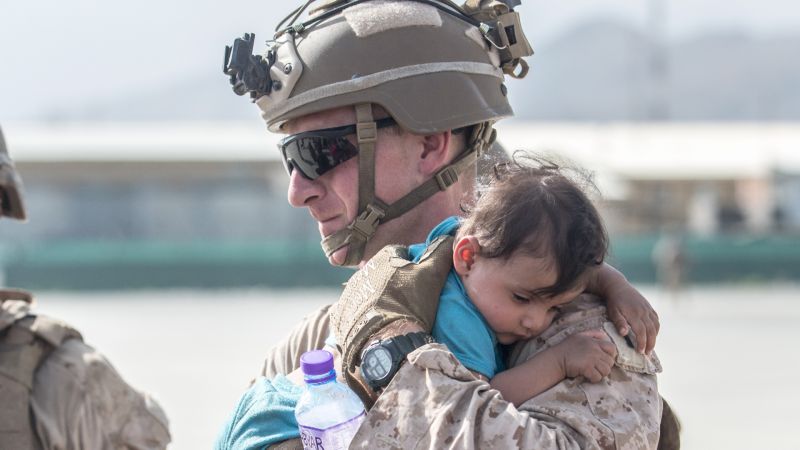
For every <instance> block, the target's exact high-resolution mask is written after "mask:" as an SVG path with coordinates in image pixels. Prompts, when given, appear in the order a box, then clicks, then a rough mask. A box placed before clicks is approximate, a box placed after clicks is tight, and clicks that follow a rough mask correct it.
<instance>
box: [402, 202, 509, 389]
mask: <svg viewBox="0 0 800 450" xmlns="http://www.w3.org/2000/svg"><path fill="white" fill-rule="evenodd" d="M459 225H460V220H459V218H458V217H456V216H453V217H449V218H447V219H445V220H444V221H443V222H442V223H440V224H439V225H437V226H436V227H435V228H434V229H433V230H431V232H430V234H429V235H428V238H427V239H426V240H425V243H423V244H414V245H412V246H410V247H409V248H408V255H409V257H410V258H411V260H412V261H415V262H416V261H418V260H419V258H420V257H421V256H422V254H423V253H424V252H425V249H426V248H428V246H429V245H430V244H431V242H433V241H434V239H436V238H438V237H439V236H446V235H453V234H455V232H456V230H458V227H459ZM432 334H433V338H434V339H435V340H436V342H439V343H441V344H444V345H446V346H447V348H448V349H449V350H450V351H451V352H453V355H455V357H456V358H458V360H459V361H460V362H461V364H463V365H464V366H465V367H466V368H468V369H470V370H473V371H475V372H479V373H481V374H483V375H485V376H486V377H487V378H490V379H491V378H492V377H494V376H495V374H497V372H501V371H503V370H505V364H504V363H503V359H502V356H501V355H502V353H501V352H500V351H499V348H498V343H497V335H496V334H495V332H494V331H493V330H492V329H491V328H489V324H488V323H487V322H486V319H485V318H484V317H483V315H482V314H481V313H480V311H478V308H476V307H475V305H474V304H473V303H472V300H470V298H469V296H468V295H467V291H466V289H465V288H464V284H463V283H462V282H461V277H459V276H458V274H457V273H456V271H455V269H451V270H450V273H449V274H448V275H447V280H446V281H445V283H444V288H443V289H442V293H441V295H440V296H439V309H438V311H437V313H436V320H435V321H434V324H433V332H432Z"/></svg>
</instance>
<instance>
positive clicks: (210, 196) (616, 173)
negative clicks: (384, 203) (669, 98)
mask: <svg viewBox="0 0 800 450" xmlns="http://www.w3.org/2000/svg"><path fill="white" fill-rule="evenodd" d="M498 128H499V130H500V132H499V136H500V140H501V142H502V143H503V144H504V145H505V147H506V149H507V150H509V151H515V150H523V151H526V152H529V151H532V152H535V153H537V154H544V155H548V156H551V157H557V158H561V159H567V160H569V161H571V162H572V163H573V164H574V165H577V166H580V167H583V168H586V169H590V170H592V171H593V172H594V173H595V175H596V181H597V184H598V187H599V189H600V191H601V193H602V195H603V199H604V200H603V202H602V203H601V205H602V206H601V208H602V211H603V215H604V217H605V219H606V221H607V224H608V227H609V230H610V231H611V233H612V243H613V244H614V249H613V252H612V257H614V258H616V263H617V264H618V265H620V266H621V267H622V268H623V269H625V270H626V273H627V274H628V275H629V277H631V278H633V279H640V280H645V281H647V280H653V279H654V277H655V275H654V268H653V264H652V261H651V259H650V253H651V251H652V248H653V247H654V246H655V243H656V241H657V240H658V239H659V236H660V235H661V233H663V232H668V233H671V234H678V235H681V236H683V237H684V238H685V239H686V242H687V243H688V244H687V245H691V246H692V248H693V250H694V253H695V254H694V255H690V256H692V257H693V261H694V264H695V266H694V267H695V270H698V272H696V276H695V277H694V279H695V280H699V281H703V280H705V281H713V280H715V279H726V278H742V277H744V278H747V277H751V276H752V277H754V278H757V279H764V278H774V277H772V275H775V276H776V277H777V278H789V279H800V269H798V273H794V271H788V272H787V271H786V270H784V269H781V268H782V267H784V266H786V265H787V263H792V262H793V261H794V260H791V258H790V259H789V260H786V257H782V258H783V259H781V257H776V255H778V254H779V253H780V252H786V251H793V252H795V253H796V254H797V256H796V259H798V261H797V263H798V264H796V266H798V267H800V247H798V242H800V238H797V236H800V124H779V123H778V124H761V123H720V124H715V123H710V124H674V123H663V124H652V123H649V124H644V123H603V124H577V123H569V124H566V123H546V122H536V123H527V122H520V121H516V122H515V121H510V122H508V123H501V124H499V125H498ZM4 132H5V134H6V138H7V140H8V144H9V148H10V150H11V153H12V156H14V158H15V159H16V160H17V164H18V167H19V169H20V171H21V172H22V174H23V177H24V181H25V187H26V194H27V198H28V204H29V216H30V220H29V222H28V223H27V224H24V225H23V224H16V223H13V222H9V221H4V222H0V267H2V268H4V272H5V276H6V278H7V279H8V282H10V283H16V284H18V285H26V286H30V285H36V286H41V287H53V288H59V287H77V288H93V287H102V288H116V287H158V286H212V287H221V286H240V285H253V284H263V285H271V286H291V285H302V286H313V285H320V284H330V283H335V282H338V281H342V280H343V279H345V278H346V277H347V276H348V274H349V272H347V271H346V270H344V271H343V270H340V269H333V268H330V267H329V266H328V265H327V262H326V261H325V259H324V258H323V257H322V254H321V252H320V250H319V246H318V233H317V230H316V225H315V224H314V222H313V221H312V220H309V219H308V215H307V212H306V211H304V210H297V209H294V208H291V207H290V206H289V205H288V204H287V202H286V183H287V177H286V174H285V172H284V169H283V167H282V163H281V162H280V159H279V158H278V154H277V151H276V149H275V144H276V142H277V140H278V136H275V135H272V134H270V133H267V132H266V130H265V129H264V127H263V126H262V125H261V124H260V123H258V122H253V123H250V122H247V123H238V122H233V123H225V122H211V123H177V124H176V123H164V124H142V123H98V124H13V123H11V124H4ZM732 248H733V249H734V250H735V251H734V252H733V253H730V251H731V249H732ZM704 249H705V250H704ZM737 249H738V250H737ZM737 251H738V252H739V253H736V252H737ZM703 252H705V253H703ZM726 252H727V253H726ZM753 252H755V253H758V254H761V255H762V259H763V258H766V259H767V260H768V261H777V262H776V263H775V264H776V268H775V269H772V268H770V267H771V266H770V264H766V266H765V263H764V261H763V260H758V259H757V258H756V259H753V256H752V255H753V254H754V253H753ZM759 252H760V253H759ZM776 252H777V253H776ZM703 254H706V256H703ZM709 255H710V256H709ZM715 258H716V259H715ZM770 258H772V259H770ZM776 258H777V259H776ZM740 260H752V261H753V264H744V266H751V265H755V266H759V265H760V267H762V268H765V269H764V271H766V272H764V271H762V272H751V271H748V270H749V269H747V270H745V269H746V267H744V266H743V267H744V268H740V267H739V266H741V264H739V261H740ZM703 261H705V262H703ZM729 263H730V267H727V266H726V264H729ZM737 264H738V265H737ZM702 265H706V266H708V267H715V269H714V270H711V269H703V270H705V272H701V271H699V268H700V266H702ZM781 270H783V272H781ZM753 274H755V275H753Z"/></svg>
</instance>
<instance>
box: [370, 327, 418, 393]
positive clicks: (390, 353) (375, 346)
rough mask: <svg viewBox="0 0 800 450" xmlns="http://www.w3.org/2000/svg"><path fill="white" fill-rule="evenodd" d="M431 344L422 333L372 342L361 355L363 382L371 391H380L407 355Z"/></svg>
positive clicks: (390, 379)
mask: <svg viewBox="0 0 800 450" xmlns="http://www.w3.org/2000/svg"><path fill="white" fill-rule="evenodd" d="M431 342H434V341H433V337H432V336H431V335H430V334H428V333H425V332H424V331H417V332H414V333H408V334H403V335H400V336H394V337H391V338H389V339H382V340H379V341H376V342H373V343H372V344H370V345H369V346H368V347H367V348H366V349H364V352H363V353H361V375H362V377H363V378H364V381H366V382H367V384H368V385H369V387H370V388H371V389H372V390H373V391H375V392H378V391H380V390H381V389H383V388H385V387H386V385H388V384H389V382H390V381H392V378H393V377H394V374H395V373H397V370H398V369H399V368H400V364H401V363H402V362H403V361H404V360H405V359H406V356H408V354H409V353H411V352H413V351H414V350H416V349H418V348H420V347H422V346H423V345H425V344H430V343H431Z"/></svg>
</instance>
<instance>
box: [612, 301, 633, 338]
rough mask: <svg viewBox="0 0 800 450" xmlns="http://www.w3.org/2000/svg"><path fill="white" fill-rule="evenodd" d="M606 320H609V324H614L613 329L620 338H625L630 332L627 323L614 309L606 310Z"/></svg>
mask: <svg viewBox="0 0 800 450" xmlns="http://www.w3.org/2000/svg"><path fill="white" fill-rule="evenodd" d="M608 319H609V320H611V323H613V324H614V327H615V328H616V329H617V332H619V334H620V336H626V335H627V334H628V332H629V331H630V326H629V325H628V321H627V320H626V319H625V317H624V316H623V315H622V313H620V312H619V310H618V309H616V308H609V310H608Z"/></svg>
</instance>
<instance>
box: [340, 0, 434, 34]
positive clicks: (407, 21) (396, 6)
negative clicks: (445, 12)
mask: <svg viewBox="0 0 800 450" xmlns="http://www.w3.org/2000/svg"><path fill="white" fill-rule="evenodd" d="M342 14H343V15H344V18H345V20H347V23H348V24H349V25H350V27H351V28H352V29H353V32H354V33H355V34H356V36H358V37H366V36H370V35H373V34H376V33H380V32H382V31H387V30H391V29H394V28H405V27H419V26H429V27H441V26H442V17H441V16H440V15H439V11H437V10H436V8H434V7H433V6H430V5H425V4H422V3H417V2H407V1H374V2H366V3H361V4H358V5H355V6H353V7H350V8H347V9H345V10H344V11H343V13H342Z"/></svg>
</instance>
